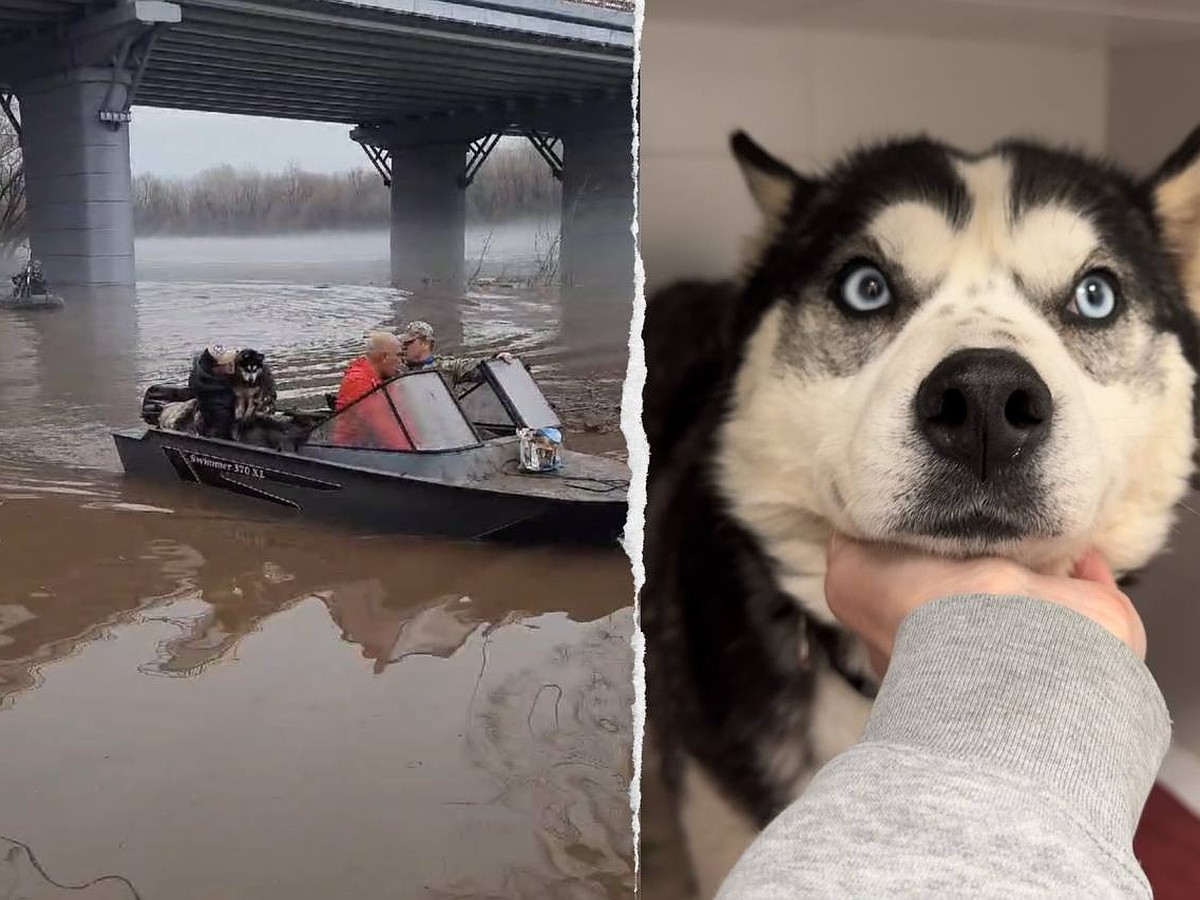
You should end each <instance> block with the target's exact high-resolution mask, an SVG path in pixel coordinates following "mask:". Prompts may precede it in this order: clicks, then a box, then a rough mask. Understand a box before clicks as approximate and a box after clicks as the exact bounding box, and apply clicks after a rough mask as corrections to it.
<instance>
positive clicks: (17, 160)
mask: <svg viewBox="0 0 1200 900" xmlns="http://www.w3.org/2000/svg"><path fill="white" fill-rule="evenodd" d="M23 240H25V169H24V165H23V162H22V159H21V142H20V140H19V139H18V138H17V133H16V131H15V130H14V129H13V127H12V123H10V122H9V121H8V118H7V117H2V116H0V251H5V252H12V250H13V249H14V248H15V247H16V246H17V245H19V244H20V243H21V242H22V241H23Z"/></svg>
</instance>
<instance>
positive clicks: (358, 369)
mask: <svg viewBox="0 0 1200 900" xmlns="http://www.w3.org/2000/svg"><path fill="white" fill-rule="evenodd" d="M402 353H403V348H402V347H401V344H400V338H398V337H396V335H394V334H392V333H391V332H388V331H372V332H371V333H370V334H368V335H367V352H366V353H365V354H363V355H362V356H360V357H359V358H358V359H356V360H355V361H354V362H352V363H350V365H349V367H348V368H347V369H346V374H344V375H343V376H342V383H341V385H340V386H339V387H338V395H337V403H336V404H334V409H335V410H337V411H339V412H340V411H341V410H342V409H344V408H345V407H347V406H349V405H350V404H351V403H353V402H354V401H355V400H357V399H358V398H359V397H362V396H363V395H364V394H369V393H370V392H371V391H373V390H375V388H377V387H379V385H381V384H383V382H385V381H387V380H388V379H389V378H395V377H396V373H397V372H399V371H400V359H401V355H402Z"/></svg>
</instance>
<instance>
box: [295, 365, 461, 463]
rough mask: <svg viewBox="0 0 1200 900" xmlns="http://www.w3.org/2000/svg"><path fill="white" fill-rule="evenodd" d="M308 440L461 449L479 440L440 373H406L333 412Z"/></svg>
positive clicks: (323, 444)
mask: <svg viewBox="0 0 1200 900" xmlns="http://www.w3.org/2000/svg"><path fill="white" fill-rule="evenodd" d="M308 443H309V444H310V445H314V446H318V447H345V448H354V449H357V450H400V451H406V450H407V451H414V450H416V451H429V450H460V449H463V448H464V447H476V446H478V445H479V437H478V436H477V435H476V434H475V429H474V428H472V427H471V423H470V422H468V421H467V419H466V417H465V416H464V415H463V412H462V410H461V409H459V407H458V403H457V402H455V400H454V395H453V394H451V393H450V389H449V388H448V387H447V386H446V382H445V380H444V379H443V378H442V376H441V375H440V374H438V373H437V372H433V371H429V372H414V373H412V374H410V375H401V376H400V377H399V378H394V379H392V380H391V381H389V382H387V383H386V384H383V385H381V386H380V387H377V388H375V390H373V391H371V392H370V393H369V394H366V395H365V396H363V397H362V398H361V399H359V400H356V401H355V402H354V403H351V404H350V405H349V406H347V407H345V408H344V409H342V410H340V411H339V412H336V413H334V414H333V415H332V416H331V417H330V418H329V419H327V420H326V421H325V422H323V423H322V424H321V425H320V426H319V427H318V428H316V429H314V430H313V432H312V433H311V434H310V435H309V438H308Z"/></svg>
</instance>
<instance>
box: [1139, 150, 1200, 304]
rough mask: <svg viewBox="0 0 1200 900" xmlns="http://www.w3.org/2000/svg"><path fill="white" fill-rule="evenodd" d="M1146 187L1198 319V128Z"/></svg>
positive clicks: (1159, 168) (1199, 288)
mask: <svg viewBox="0 0 1200 900" xmlns="http://www.w3.org/2000/svg"><path fill="white" fill-rule="evenodd" d="M1148 187H1149V189H1150V197H1151V200H1152V202H1153V204H1154V213H1155V215H1156V216H1157V217H1158V221H1159V223H1160V225H1161V226H1162V231H1163V236H1164V237H1165V238H1166V241H1167V245H1168V246H1169V247H1170V248H1171V251H1172V252H1173V253H1174V254H1175V257H1176V259H1177V260H1178V262H1179V267H1180V276H1181V277H1182V278H1183V287H1184V290H1185V291H1186V292H1187V296H1188V302H1189V305H1190V306H1191V307H1192V311H1193V312H1195V313H1196V314H1197V315H1200V127H1197V128H1195V129H1194V130H1193V131H1192V133H1191V134H1189V135H1188V136H1187V139H1186V140H1185V141H1184V142H1183V143H1182V144H1180V145H1179V147H1178V148H1177V149H1176V150H1175V152H1174V153H1172V154H1171V155H1170V156H1168V157H1167V159H1166V161H1165V162H1164V163H1163V164H1162V165H1161V166H1159V167H1158V171H1157V172H1155V173H1154V174H1153V175H1152V176H1150V179H1149V183H1148Z"/></svg>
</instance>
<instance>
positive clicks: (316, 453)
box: [113, 360, 629, 543]
mask: <svg viewBox="0 0 1200 900" xmlns="http://www.w3.org/2000/svg"><path fill="white" fill-rule="evenodd" d="M480 374H481V376H482V377H481V380H480V381H479V382H478V383H476V384H473V385H471V386H470V387H469V389H468V390H467V391H466V392H465V393H464V394H462V395H461V396H455V394H454V393H453V392H452V391H451V389H450V387H449V386H448V385H447V383H446V380H445V379H444V378H443V377H442V376H441V375H440V374H439V373H438V372H436V371H419V372H412V373H408V374H403V375H400V376H398V377H396V378H393V379H391V380H390V381H387V382H385V383H384V384H382V385H380V386H379V387H377V388H376V389H375V390H373V391H371V392H370V393H369V394H367V395H365V396H364V397H362V398H361V399H359V400H357V401H356V402H354V403H352V404H350V405H348V406H346V407H345V408H344V409H342V410H340V411H337V412H333V411H328V412H321V413H313V412H280V413H276V414H275V416H274V417H272V419H271V421H270V422H267V423H264V425H265V426H266V428H265V431H263V430H260V433H265V434H267V435H268V436H273V438H272V440H271V441H270V442H269V443H271V444H273V446H265V445H259V444H258V443H251V442H249V441H248V440H246V439H243V440H241V441H231V440H221V439H218V438H211V437H202V436H199V435H196V434H189V433H185V432H182V431H171V430H167V429H165V428H160V427H158V413H159V412H160V410H161V406H160V404H158V403H155V402H150V401H151V397H152V396H156V397H159V398H163V397H165V398H168V399H173V400H184V399H186V398H187V396H188V394H187V391H186V389H184V388H173V389H172V388H163V387H161V386H158V387H155V388H151V390H150V391H149V392H147V402H144V404H143V419H144V420H145V421H146V423H147V426H148V427H145V428H136V429H130V430H124V431H118V432H114V434H113V438H114V440H115V442H116V446H117V452H118V454H119V455H120V457H121V464H122V465H123V466H124V468H125V471H126V473H127V474H128V475H132V476H145V477H154V478H159V479H166V480H171V481H182V482H186V483H188V484H191V485H195V486H197V487H207V488H216V489H218V490H222V491H226V492H229V493H231V494H236V495H240V496H242V497H245V498H250V499H252V500H254V501H257V502H258V503H260V504H265V505H273V506H275V507H277V508H279V509H280V510H282V511H286V512H289V513H291V514H300V515H306V516H314V517H318V518H322V519H331V520H336V521H340V522H344V523H347V524H350V525H352V526H357V527H360V528H363V529H366V530H370V531H372V532H389V533H405V534H421V535H434V536H440V537H447V538H456V539H476V538H488V539H498V540H511V541H520V542H560V541H566V542H579V543H612V542H615V541H616V540H617V539H618V538H619V536H620V534H621V532H622V530H623V528H624V524H625V514H626V504H627V500H626V492H627V489H628V485H629V469H628V468H627V467H626V466H625V465H624V464H623V463H621V462H619V461H617V460H614V459H609V458H607V457H601V456H592V455H589V454H584V453H575V452H571V451H565V450H564V451H562V452H561V454H560V455H559V456H558V458H557V459H556V464H557V468H553V469H550V470H547V471H529V470H528V469H529V467H528V466H523V465H522V453H521V449H522V441H523V440H525V439H526V436H527V435H528V434H530V433H531V432H533V433H539V434H540V433H545V432H546V431H547V430H548V429H557V428H559V427H560V426H559V420H558V416H557V415H556V414H555V412H554V410H553V409H552V408H551V406H550V404H549V403H548V402H547V401H546V399H545V397H544V396H543V394H542V392H541V390H540V389H539V388H538V386H537V383H536V382H535V381H534V380H533V378H532V376H530V374H529V372H528V371H527V370H526V369H525V367H524V365H523V364H521V363H520V362H519V361H517V360H513V361H501V360H489V361H487V362H485V363H483V364H481V366H480ZM254 432H255V429H254V428H251V429H248V430H247V431H246V435H247V436H248V437H249V436H251V435H252V434H253V433H254ZM280 435H284V436H286V437H285V439H284V440H278V437H279V436H280ZM525 456H526V457H528V454H525Z"/></svg>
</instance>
